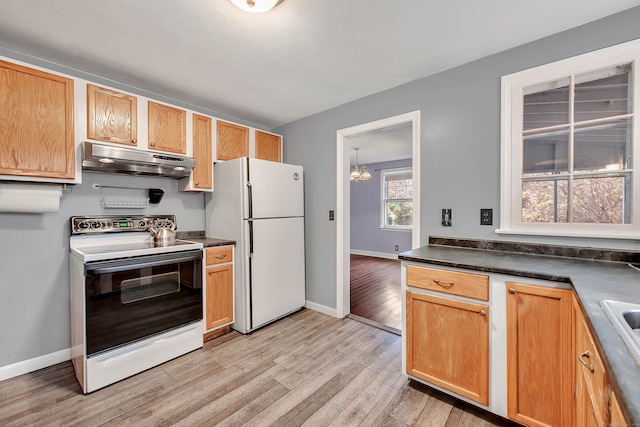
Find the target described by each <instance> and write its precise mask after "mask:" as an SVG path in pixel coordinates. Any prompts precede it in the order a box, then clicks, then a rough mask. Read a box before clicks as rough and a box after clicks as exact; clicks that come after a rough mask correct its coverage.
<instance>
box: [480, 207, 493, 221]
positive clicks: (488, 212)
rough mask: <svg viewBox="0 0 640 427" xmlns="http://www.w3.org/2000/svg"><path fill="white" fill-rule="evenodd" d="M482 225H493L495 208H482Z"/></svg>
mask: <svg viewBox="0 0 640 427" xmlns="http://www.w3.org/2000/svg"><path fill="white" fill-rule="evenodd" d="M480 225H493V209H480Z"/></svg>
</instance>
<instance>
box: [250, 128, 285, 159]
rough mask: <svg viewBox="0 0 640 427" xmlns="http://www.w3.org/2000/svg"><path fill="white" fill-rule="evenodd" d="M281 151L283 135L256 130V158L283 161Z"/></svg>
mask: <svg viewBox="0 0 640 427" xmlns="http://www.w3.org/2000/svg"><path fill="white" fill-rule="evenodd" d="M281 151H282V137H281V136H280V135H274V134H271V133H266V132H261V131H259V130H257V131H256V158H258V159H262V160H270V161H272V162H281V161H282V153H281Z"/></svg>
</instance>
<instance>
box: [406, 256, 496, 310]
mask: <svg viewBox="0 0 640 427" xmlns="http://www.w3.org/2000/svg"><path fill="white" fill-rule="evenodd" d="M407 286H410V287H414V288H422V289H429V290H432V291H438V292H444V293H446V294H452V295H459V296H463V297H468V298H474V299H479V300H483V301H489V276H485V275H482V274H473V273H461V272H458V271H449V270H441V269H438V268H428V267H418V266H415V265H407Z"/></svg>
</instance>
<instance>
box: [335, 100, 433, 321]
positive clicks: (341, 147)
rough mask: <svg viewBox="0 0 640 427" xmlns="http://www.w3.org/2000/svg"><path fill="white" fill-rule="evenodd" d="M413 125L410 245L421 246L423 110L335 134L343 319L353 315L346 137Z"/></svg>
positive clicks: (339, 286) (338, 267) (339, 309)
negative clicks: (350, 293)
mask: <svg viewBox="0 0 640 427" xmlns="http://www.w3.org/2000/svg"><path fill="white" fill-rule="evenodd" d="M407 122H409V123H411V125H412V132H411V138H412V151H413V152H412V168H413V221H414V224H413V230H412V233H411V245H412V247H413V248H418V247H419V246H420V235H421V233H420V110H416V111H412V112H410V113H405V114H400V115H398V116H393V117H388V118H386V119H381V120H377V121H374V122H370V123H365V124H361V125H358V126H353V127H350V128H345V129H340V130H338V131H337V132H336V215H335V219H336V312H337V317H340V318H343V317H345V316H346V315H347V314H349V311H350V296H349V268H348V266H349V249H350V244H351V240H350V236H349V234H350V224H349V220H348V218H349V216H350V212H351V209H350V187H349V183H350V181H349V173H348V172H349V145H348V144H345V142H344V139H345V137H348V136H351V135H355V134H358V133H362V132H368V131H372V130H376V129H381V128H384V127H388V126H392V125H397V124H401V123H407Z"/></svg>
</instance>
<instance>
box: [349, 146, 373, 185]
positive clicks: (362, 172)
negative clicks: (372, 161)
mask: <svg viewBox="0 0 640 427" xmlns="http://www.w3.org/2000/svg"><path fill="white" fill-rule="evenodd" d="M359 149H360V148H359V147H355V148H354V150H356V164H355V165H354V166H353V169H351V175H349V180H351V181H369V180H370V179H371V174H370V173H369V171H368V170H367V167H366V166H362V168H359V167H358V150H359Z"/></svg>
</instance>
